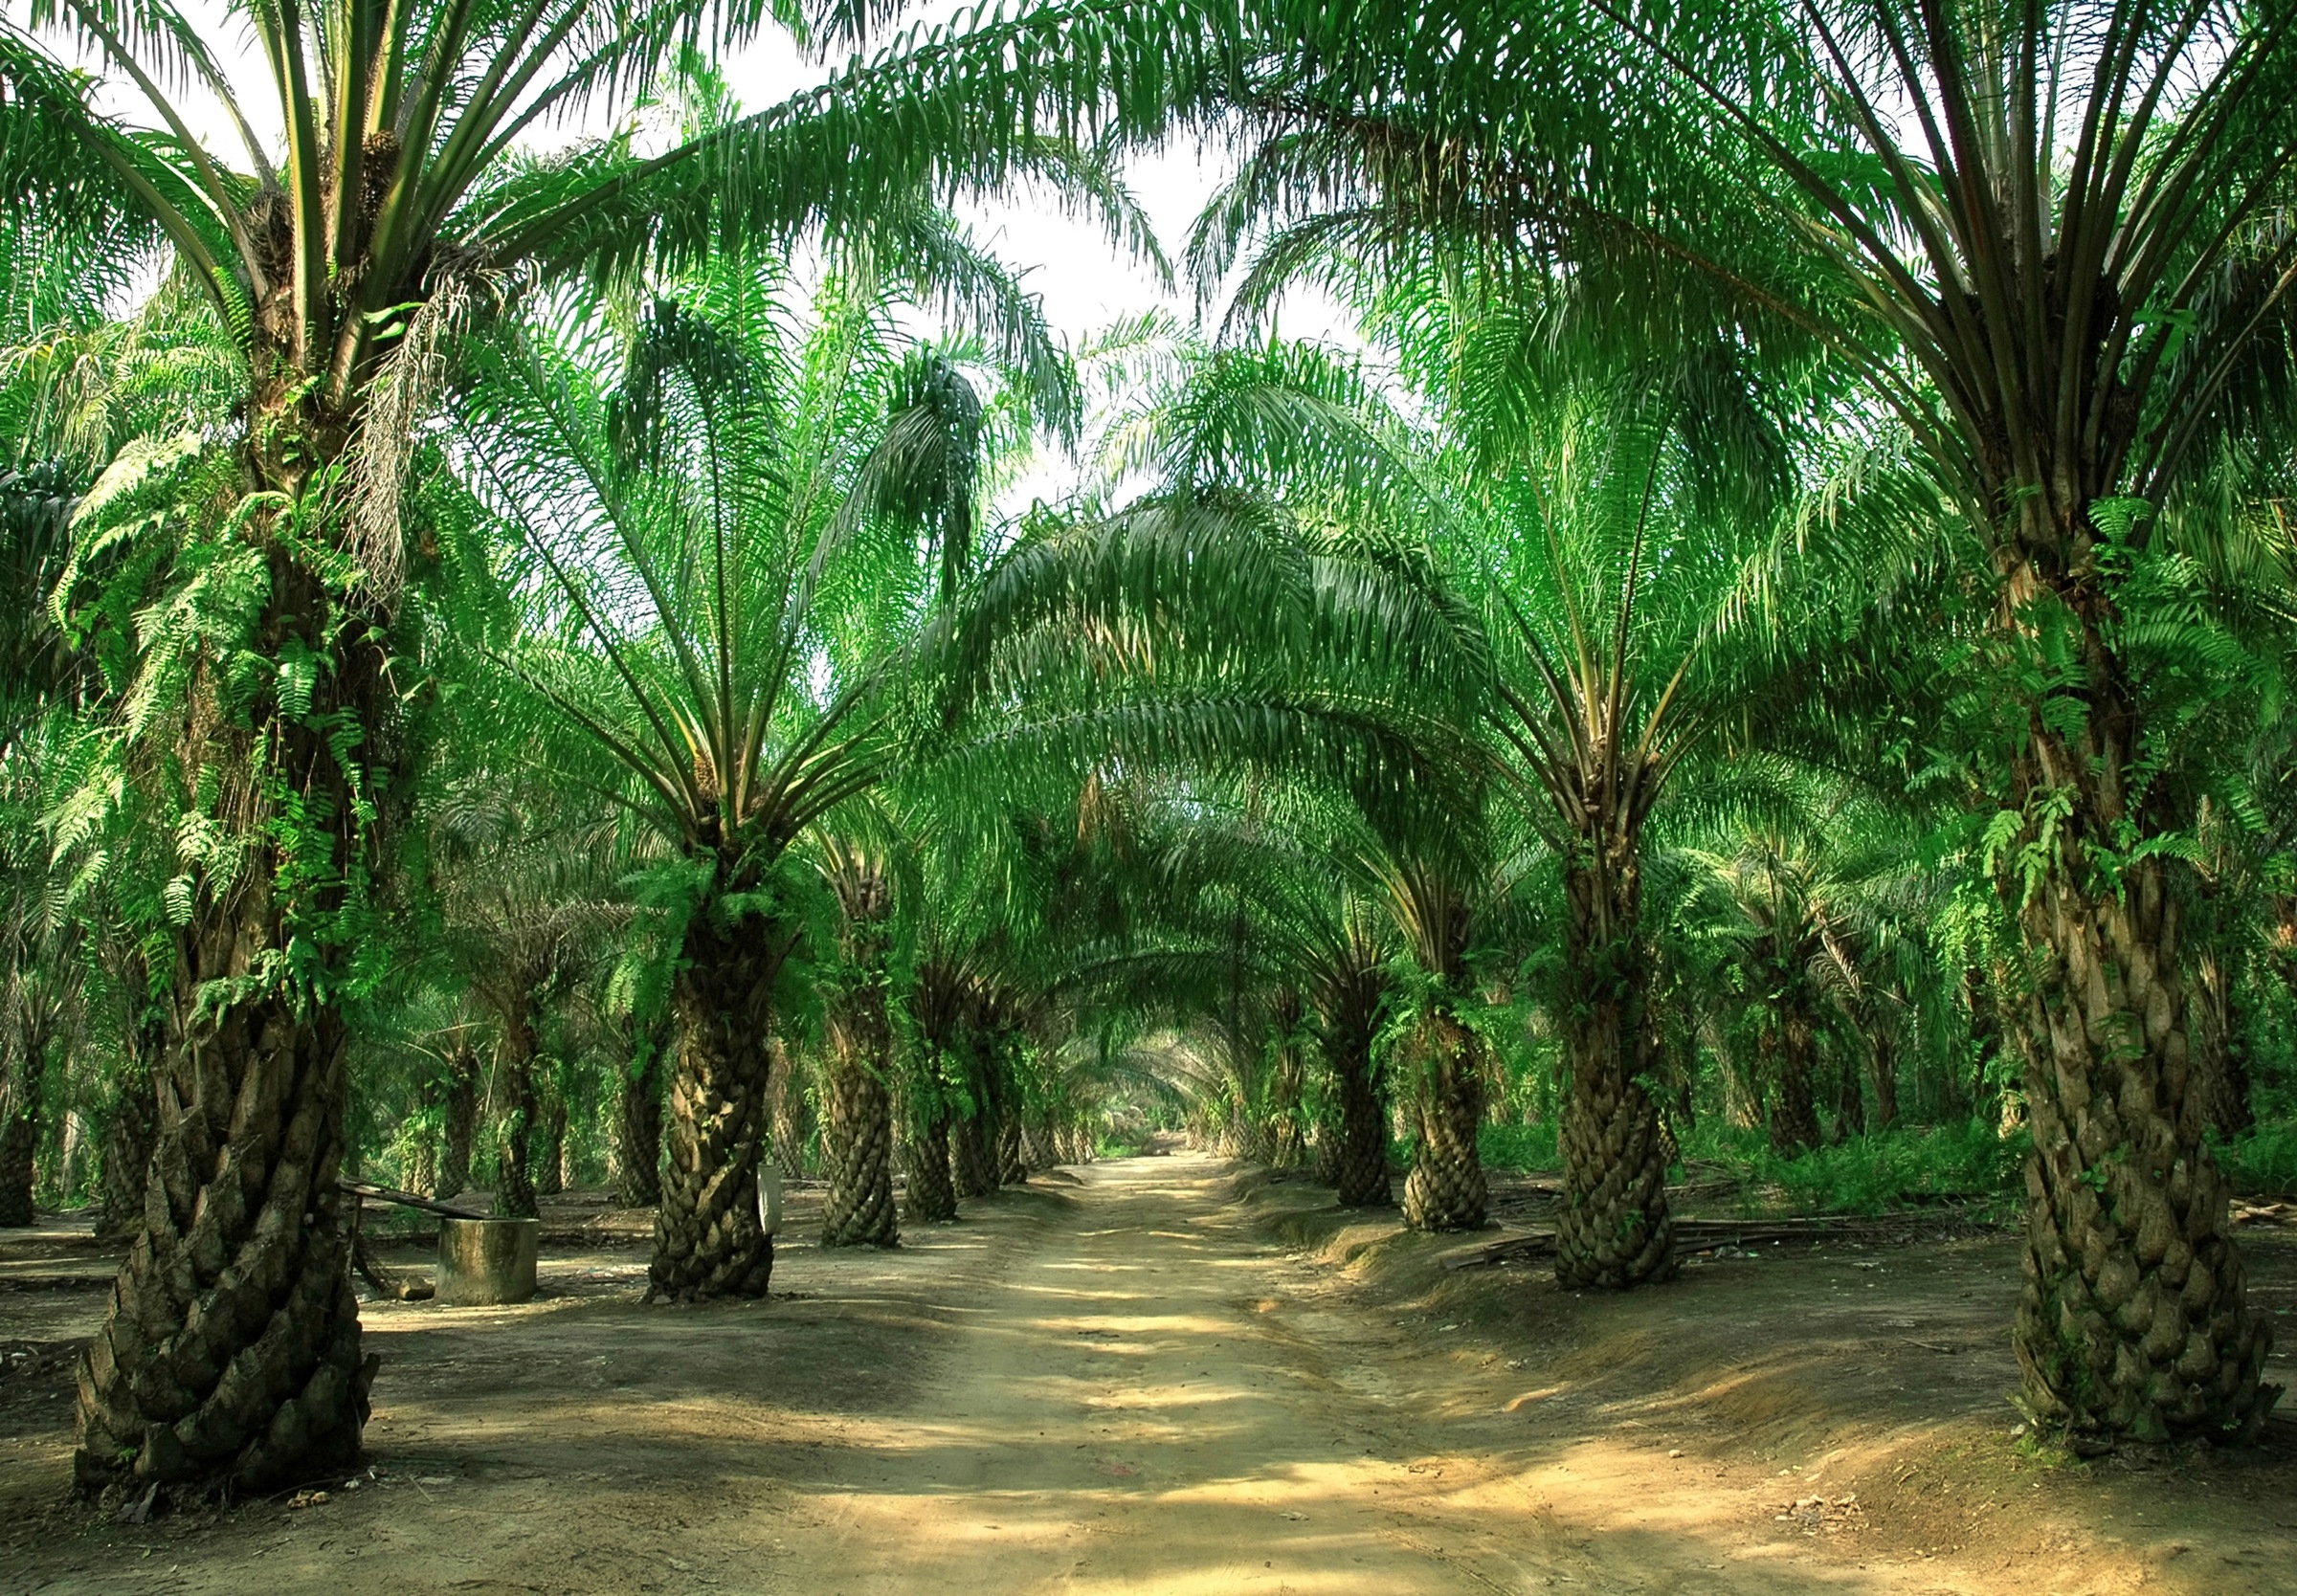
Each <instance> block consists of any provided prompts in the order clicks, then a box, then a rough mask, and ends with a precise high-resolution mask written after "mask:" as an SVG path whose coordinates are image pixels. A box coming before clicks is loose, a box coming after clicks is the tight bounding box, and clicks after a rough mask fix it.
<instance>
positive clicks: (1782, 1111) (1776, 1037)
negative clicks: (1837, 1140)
mask: <svg viewBox="0 0 2297 1596" xmlns="http://www.w3.org/2000/svg"><path fill="white" fill-rule="evenodd" d="M1762 1049H1763V1053H1764V1056H1765V1057H1766V1058H1767V1059H1768V1060H1769V1062H1770V1065H1771V1075H1772V1079H1771V1089H1772V1092H1773V1097H1772V1101H1771V1150H1772V1151H1773V1152H1774V1153H1777V1154H1779V1155H1780V1156H1781V1157H1785V1158H1792V1157H1794V1156H1795V1154H1797V1153H1804V1152H1808V1151H1809V1150H1810V1149H1812V1148H1813V1147H1816V1146H1818V1095H1817V1092H1816V1090H1815V1086H1814V1083H1813V1081H1812V1078H1811V1076H1812V1074H1813V1070H1812V1063H1813V1059H1812V1055H1813V1053H1816V1052H1817V1041H1816V1038H1815V1036H1814V1035H1813V1032H1812V1030H1811V1023H1810V1021H1809V1020H1807V1019H1805V1018H1804V1017H1803V1016H1802V1015H1801V1014H1799V1013H1797V1012H1795V1010H1794V1009H1791V1008H1790V1009H1788V1010H1787V1012H1786V1013H1785V1014H1783V1015H1781V1016H1779V1017H1778V1018H1777V1019H1776V1020H1775V1021H1774V1023H1773V1026H1772V1029H1771V1030H1769V1031H1766V1032H1765V1033H1764V1035H1763V1040H1762Z"/></svg>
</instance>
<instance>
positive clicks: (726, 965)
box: [646, 910, 795, 1301]
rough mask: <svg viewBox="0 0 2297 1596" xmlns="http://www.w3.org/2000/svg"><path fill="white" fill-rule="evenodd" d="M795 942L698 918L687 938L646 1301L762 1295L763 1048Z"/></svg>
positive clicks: (766, 1275)
mask: <svg viewBox="0 0 2297 1596" xmlns="http://www.w3.org/2000/svg"><path fill="white" fill-rule="evenodd" d="M794 942H795V939H794V938H793V937H790V936H788V935H786V934H785V933H784V932H782V931H781V929H780V928H778V927H774V926H760V925H756V924H751V925H746V926H741V927H737V928H736V929H735V930H734V931H733V932H732V933H731V934H729V933H728V932H726V931H725V930H724V929H721V928H720V927H719V926H718V925H717V924H715V923H714V922H713V921H712V920H711V918H710V916H709V915H708V913H707V912H706V910H698V911H697V912H696V914H695V917H694V920H693V922H692V924H691V925H690V926H689V928H688V930H687V933H686V945H685V948H684V953H685V965H684V967H683V968H682V969H680V971H679V975H678V980H677V984H676V986H674V987H673V988H672V995H671V1007H672V1010H673V1012H674V1014H675V1016H676V1018H677V1021H678V1030H679V1042H678V1071H677V1074H676V1075H675V1076H674V1077H673V1078H672V1080H671V1083H670V1102H669V1125H668V1129H667V1141H668V1144H669V1155H668V1159H667V1167H666V1169H665V1172H664V1175H663V1179H662V1200H661V1204H660V1206H659V1207H658V1208H656V1210H655V1219H654V1261H653V1263H652V1265H651V1266H650V1267H649V1270H648V1285H647V1294H646V1295H647V1297H648V1299H649V1300H652V1299H654V1298H656V1297H668V1298H671V1299H672V1300H675V1301H690V1300H692V1299H694V1298H697V1297H764V1296H765V1295H766V1291H767V1284H768V1282H769V1280H770V1279H771V1277H772V1275H773V1238H772V1237H771V1236H769V1235H768V1234H767V1233H766V1232H765V1230H763V1229H762V1228H761V1227H760V1225H759V1223H758V1158H759V1154H760V1153H761V1151H762V1150H763V1149H764V1145H765V1142H766V1137H767V1134H768V1126H767V1122H766V1121H767V1115H766V1088H767V1084H768V1083H767V1074H768V1068H769V1054H768V1040H767V1039H768V1037H769V1035H770V1034H771V1033H772V1014H771V1012H770V1007H771V1001H772V993H773V984H774V980H775V978H776V977H777V976H778V975H779V974H780V971H781V965H782V961H783V960H784V959H786V958H787V957H788V956H789V952H790V949H791V947H792V946H793V945H794Z"/></svg>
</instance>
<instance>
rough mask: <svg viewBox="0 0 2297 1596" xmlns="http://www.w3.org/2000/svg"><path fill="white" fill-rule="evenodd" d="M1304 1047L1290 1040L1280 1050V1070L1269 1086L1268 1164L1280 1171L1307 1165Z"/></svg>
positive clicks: (1278, 1068) (1277, 1061) (1278, 1053)
mask: <svg viewBox="0 0 2297 1596" xmlns="http://www.w3.org/2000/svg"><path fill="white" fill-rule="evenodd" d="M1301 1085H1302V1082H1301V1059H1300V1044H1299V1043H1298V1042H1296V1041H1292V1040H1289V1039H1287V1040H1286V1041H1285V1042H1284V1043H1283V1044H1282V1046H1280V1047H1279V1048H1278V1050H1277V1054H1276V1069H1275V1071H1274V1072H1273V1073H1272V1075H1271V1076H1270V1079H1269V1082H1268V1098H1269V1103H1268V1106H1269V1109H1270V1114H1269V1119H1268V1162H1269V1163H1270V1164H1273V1165H1274V1166H1275V1167H1277V1168H1279V1169H1297V1168H1299V1167H1300V1166H1301V1164H1304V1163H1305V1162H1306V1156H1307V1144H1306V1142H1305V1139H1304V1138H1303V1137H1302V1135H1301V1124H1300V1097H1301Z"/></svg>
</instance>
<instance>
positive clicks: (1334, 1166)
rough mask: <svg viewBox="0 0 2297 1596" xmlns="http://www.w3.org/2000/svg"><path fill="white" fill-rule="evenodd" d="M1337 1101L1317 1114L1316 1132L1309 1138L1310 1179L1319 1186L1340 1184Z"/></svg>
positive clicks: (1326, 1105) (1335, 1186)
mask: <svg viewBox="0 0 2297 1596" xmlns="http://www.w3.org/2000/svg"><path fill="white" fill-rule="evenodd" d="M1338 1106H1339V1105H1338V1104H1336V1103H1328V1102H1327V1104H1325V1105H1324V1110H1323V1112H1322V1113H1321V1114H1319V1115H1318V1116H1317V1119H1316V1130H1315V1134H1314V1135H1312V1136H1310V1137H1309V1138H1308V1179H1310V1180H1312V1181H1314V1182H1315V1183H1316V1184H1317V1185H1318V1186H1327V1187H1332V1188H1337V1187H1338V1186H1339V1185H1340V1116H1339V1114H1338V1113H1337V1112H1335V1110H1336V1109H1337V1108H1338Z"/></svg>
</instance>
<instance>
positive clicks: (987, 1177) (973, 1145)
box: [949, 1104, 997, 1198]
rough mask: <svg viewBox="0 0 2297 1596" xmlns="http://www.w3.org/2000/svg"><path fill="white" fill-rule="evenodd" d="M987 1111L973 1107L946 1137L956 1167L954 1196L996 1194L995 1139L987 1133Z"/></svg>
mask: <svg viewBox="0 0 2297 1596" xmlns="http://www.w3.org/2000/svg"><path fill="white" fill-rule="evenodd" d="M990 1113H991V1111H990V1109H989V1107H988V1105H987V1104H976V1105H975V1106H974V1109H973V1112H972V1113H970V1114H968V1115H965V1116H963V1117H961V1118H960V1119H958V1120H957V1122H956V1124H955V1125H954V1127H953V1128H952V1130H951V1133H950V1140H949V1150H950V1153H951V1155H952V1161H953V1162H954V1164H955V1165H956V1167H955V1170H954V1173H955V1175H956V1179H957V1195H958V1196H960V1197H970V1198H980V1197H993V1196H995V1195H996V1194H997V1146H996V1139H995V1138H994V1137H993V1136H992V1135H991V1133H990V1123H991V1119H990Z"/></svg>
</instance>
